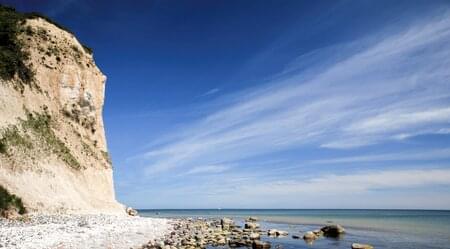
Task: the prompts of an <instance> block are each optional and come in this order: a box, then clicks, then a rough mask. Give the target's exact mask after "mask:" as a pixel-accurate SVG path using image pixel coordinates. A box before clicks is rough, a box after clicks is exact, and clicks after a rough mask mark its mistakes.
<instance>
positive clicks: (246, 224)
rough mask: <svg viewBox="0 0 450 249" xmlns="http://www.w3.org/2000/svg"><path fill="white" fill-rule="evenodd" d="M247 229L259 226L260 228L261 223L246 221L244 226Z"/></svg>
mask: <svg viewBox="0 0 450 249" xmlns="http://www.w3.org/2000/svg"><path fill="white" fill-rule="evenodd" d="M244 227H245V228H246V229H252V230H253V229H257V228H259V224H258V223H254V222H247V223H245V226H244Z"/></svg>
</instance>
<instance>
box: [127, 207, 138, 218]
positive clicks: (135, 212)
mask: <svg viewBox="0 0 450 249" xmlns="http://www.w3.org/2000/svg"><path fill="white" fill-rule="evenodd" d="M126 212H127V214H128V215H130V216H137V215H138V211H136V210H135V209H133V208H132V207H127V209H126Z"/></svg>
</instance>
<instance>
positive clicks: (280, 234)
mask: <svg viewBox="0 0 450 249" xmlns="http://www.w3.org/2000/svg"><path fill="white" fill-rule="evenodd" d="M276 235H277V236H288V235H289V233H288V232H286V231H282V230H277V232H276Z"/></svg>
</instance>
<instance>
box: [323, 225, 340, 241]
mask: <svg viewBox="0 0 450 249" xmlns="http://www.w3.org/2000/svg"><path fill="white" fill-rule="evenodd" d="M320 230H321V231H322V232H323V235H325V236H326V237H334V238H336V237H339V236H341V235H343V234H344V233H345V229H344V228H343V227H342V226H341V225H337V224H336V225H328V226H324V227H322V228H321V229H320Z"/></svg>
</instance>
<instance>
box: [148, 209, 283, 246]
mask: <svg viewBox="0 0 450 249" xmlns="http://www.w3.org/2000/svg"><path fill="white" fill-rule="evenodd" d="M256 221H257V219H256V218H253V217H251V218H249V219H247V220H246V223H245V225H244V228H242V227H241V226H238V225H236V223H235V222H234V221H233V220H232V219H229V218H223V219H220V220H219V219H210V220H206V219H195V220H193V219H182V220H176V221H175V222H174V224H173V231H172V232H171V233H170V234H168V235H167V236H166V237H165V238H164V239H162V240H152V241H149V242H148V243H147V244H145V245H143V246H142V248H143V249H174V248H186V249H187V248H206V247H207V246H228V247H230V248H237V247H251V248H256V249H269V248H271V244H270V243H269V242H266V241H261V236H262V235H263V234H265V233H270V234H272V235H273V236H281V235H287V232H284V231H278V230H274V229H271V230H269V231H263V230H261V229H260V225H259V224H258V223H256Z"/></svg>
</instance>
